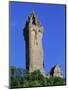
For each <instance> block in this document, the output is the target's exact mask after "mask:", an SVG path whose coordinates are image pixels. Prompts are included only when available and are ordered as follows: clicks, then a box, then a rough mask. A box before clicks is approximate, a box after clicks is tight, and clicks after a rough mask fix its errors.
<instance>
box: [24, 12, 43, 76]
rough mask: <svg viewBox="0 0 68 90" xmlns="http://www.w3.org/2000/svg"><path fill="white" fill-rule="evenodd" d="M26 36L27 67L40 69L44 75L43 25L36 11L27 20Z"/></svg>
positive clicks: (31, 70)
mask: <svg viewBox="0 0 68 90" xmlns="http://www.w3.org/2000/svg"><path fill="white" fill-rule="evenodd" d="M24 36H25V41H26V68H27V69H28V70H29V72H33V71H35V70H40V72H41V73H42V74H43V75H44V61H43V48H42V36H43V27H42V26H41V24H40V22H39V20H38V19H37V17H36V15H35V13H34V11H33V12H32V14H31V15H30V16H29V17H28V20H27V22H26V26H25V28H24Z"/></svg>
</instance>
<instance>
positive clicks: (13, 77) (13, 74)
mask: <svg viewBox="0 0 68 90" xmlns="http://www.w3.org/2000/svg"><path fill="white" fill-rule="evenodd" d="M56 85H65V79H64V78H58V77H50V78H45V77H44V76H43V75H42V74H41V72H40V71H39V70H36V71H34V72H32V73H29V72H28V71H27V70H25V69H22V68H16V67H10V88H22V87H38V86H39V87H40V86H56Z"/></svg>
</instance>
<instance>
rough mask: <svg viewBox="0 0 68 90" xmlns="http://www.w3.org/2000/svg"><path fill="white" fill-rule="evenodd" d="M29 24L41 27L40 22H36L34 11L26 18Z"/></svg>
mask: <svg viewBox="0 0 68 90" xmlns="http://www.w3.org/2000/svg"><path fill="white" fill-rule="evenodd" d="M28 19H29V23H30V24H33V25H37V26H41V24H40V21H39V20H38V18H37V16H36V14H35V11H32V13H31V15H30V16H29V17H28Z"/></svg>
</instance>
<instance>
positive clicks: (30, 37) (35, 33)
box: [23, 11, 63, 77]
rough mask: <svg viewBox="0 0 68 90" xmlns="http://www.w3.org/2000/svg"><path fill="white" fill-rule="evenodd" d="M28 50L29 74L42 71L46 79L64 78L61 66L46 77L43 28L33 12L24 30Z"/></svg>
mask: <svg viewBox="0 0 68 90" xmlns="http://www.w3.org/2000/svg"><path fill="white" fill-rule="evenodd" d="M23 31H24V32H23V34H24V39H25V48H26V69H27V70H28V71H29V72H34V71H35V70H40V72H41V74H42V75H44V76H45V77H50V76H54V77H63V76H62V70H61V67H60V65H59V64H56V65H54V67H53V68H52V69H51V70H50V71H49V72H48V74H47V75H45V71H44V58H43V57H44V52H43V46H42V36H43V26H42V25H41V23H40V21H39V20H38V18H37V17H36V15H35V12H34V11H33V12H32V14H31V15H30V16H28V20H27V21H26V25H25V28H24V30H23Z"/></svg>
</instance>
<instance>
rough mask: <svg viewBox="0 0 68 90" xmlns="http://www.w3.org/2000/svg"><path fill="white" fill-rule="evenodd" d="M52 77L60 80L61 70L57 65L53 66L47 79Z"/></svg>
mask: <svg viewBox="0 0 68 90" xmlns="http://www.w3.org/2000/svg"><path fill="white" fill-rule="evenodd" d="M50 76H53V77H60V78H62V77H63V76H62V69H61V66H60V65H59V64H57V65H55V66H54V67H53V68H52V69H51V70H50V72H49V73H48V77H50Z"/></svg>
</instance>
